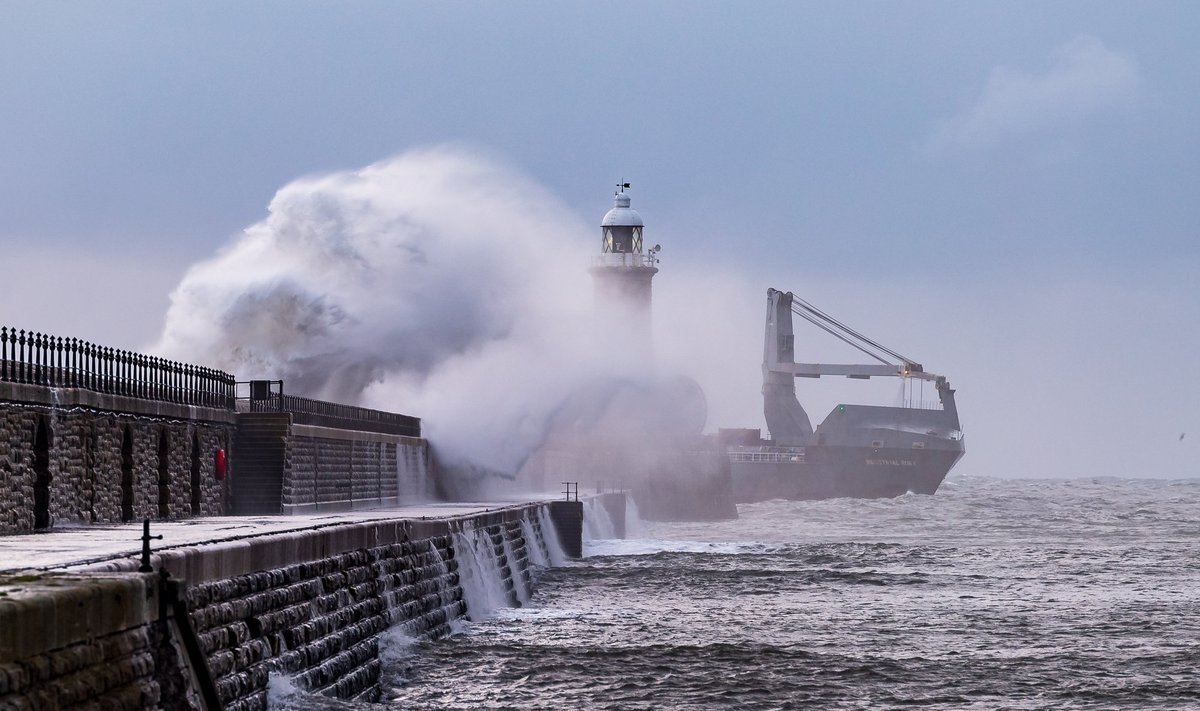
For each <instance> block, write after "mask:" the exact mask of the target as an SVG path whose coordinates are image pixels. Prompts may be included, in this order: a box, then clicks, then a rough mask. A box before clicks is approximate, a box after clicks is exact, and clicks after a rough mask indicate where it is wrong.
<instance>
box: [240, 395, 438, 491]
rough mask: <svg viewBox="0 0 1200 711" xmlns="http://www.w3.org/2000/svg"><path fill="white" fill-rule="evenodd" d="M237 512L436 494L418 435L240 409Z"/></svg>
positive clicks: (425, 447) (426, 452)
mask: <svg viewBox="0 0 1200 711" xmlns="http://www.w3.org/2000/svg"><path fill="white" fill-rule="evenodd" d="M234 454H235V455H236V458H237V460H238V462H239V477H238V479H236V480H235V481H234V485H233V486H234V489H233V501H232V506H233V512H234V513H236V514H280V513H282V514H302V513H314V512H318V511H350V510H355V509H366V508H380V507H385V506H398V505H408V504H412V503H416V502H421V501H429V500H432V499H434V498H435V490H434V489H435V487H434V484H433V479H432V476H431V473H430V470H431V467H430V463H429V458H430V452H429V444H428V442H427V441H426V440H424V439H422V438H420V437H407V436H403V435H393V434H382V433H377V432H366V431H362V430H355V429H340V428H336V427H322V426H316V425H304V424H298V423H295V422H293V418H292V415H291V414H289V413H286V412H282V413H280V412H270V413H261V412H251V413H241V414H239V415H238V436H237V438H236V440H235V443H234Z"/></svg>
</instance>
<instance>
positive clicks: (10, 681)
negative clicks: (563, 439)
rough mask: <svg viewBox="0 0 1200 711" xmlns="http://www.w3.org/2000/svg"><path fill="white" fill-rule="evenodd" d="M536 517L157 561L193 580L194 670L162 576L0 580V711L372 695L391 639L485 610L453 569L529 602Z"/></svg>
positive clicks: (418, 526) (264, 539) (327, 537)
mask: <svg viewBox="0 0 1200 711" xmlns="http://www.w3.org/2000/svg"><path fill="white" fill-rule="evenodd" d="M540 521H541V517H540V516H539V515H538V506H536V505H524V506H514V507H509V508H506V509H501V510H494V511H491V512H487V513H479V514H473V515H470V516H464V517H461V518H457V519H430V520H421V521H415V520H392V521H372V522H367V523H360V524H347V525H343V526H333V527H325V528H318V529H308V530H302V531H295V532H291V533H285V534H272V535H267V536H261V537H255V538H248V539H242V540H237V541H230V542H227V543H218V544H211V545H204V546H196V547H187V548H181V549H171V550H163V551H159V552H158V553H156V554H155V556H154V559H153V562H154V564H155V566H156V567H157V568H161V569H162V570H164V571H167V572H168V573H169V574H170V575H171V576H172V578H173V579H180V578H183V579H185V580H186V579H190V580H191V581H192V584H191V585H189V586H187V587H186V590H185V592H184V593H183V600H184V601H185V602H186V605H187V609H188V612H187V614H186V618H187V620H186V624H187V626H188V628H189V629H191V630H192V631H193V632H194V633H195V635H196V639H197V642H198V647H199V651H200V654H201V658H200V660H199V661H197V660H190V659H189V657H188V655H187V653H186V651H185V646H186V645H184V644H182V643H181V641H180V639H179V637H180V636H181V632H180V629H181V627H180V624H179V622H178V621H177V620H176V619H175V618H174V617H173V616H172V615H173V613H172V612H171V607H170V606H169V605H164V604H160V603H161V602H162V600H163V599H164V597H163V596H164V594H165V593H164V591H163V585H164V583H163V580H162V579H161V578H160V577H159V576H158V575H155V574H139V573H135V572H131V571H130V569H131V568H132V567H133V566H134V565H136V562H135V561H131V560H126V559H122V560H115V561H110V562H107V563H103V564H97V565H95V566H92V567H91V570H89V571H83V572H81V573H75V574H66V573H55V574H52V575H46V576H42V575H30V576H15V577H10V578H8V579H3V578H0V593H2V594H0V709H31V710H32V709H37V710H38V711H54V710H57V709H68V708H106V709H142V708H145V709H171V710H172V711H173V710H174V709H192V708H199V698H200V696H201V692H200V691H199V690H198V689H197V688H195V685H194V684H193V682H192V681H191V678H192V677H191V673H192V672H194V673H196V674H199V675H201V676H203V678H205V679H207V680H209V681H211V682H212V685H213V686H214V687H215V690H216V694H217V696H219V698H220V701H221V704H222V706H223V708H224V709H226V710H227V711H251V710H255V709H266V708H267V704H268V698H267V689H268V683H269V680H270V678H271V677H272V676H273V675H282V676H287V677H290V678H291V679H292V681H293V683H295V684H296V685H297V686H299V687H300V688H303V689H306V690H308V691H310V692H312V693H317V694H323V695H326V696H331V697H337V698H341V699H357V700H362V701H376V700H379V698H380V697H381V695H382V691H383V689H382V686H381V674H382V668H381V659H380V653H381V650H382V649H386V645H387V644H389V643H390V640H391V635H392V634H396V635H401V636H402V637H404V638H409V639H437V638H440V637H444V636H446V635H448V634H450V632H451V623H452V622H453V621H454V620H456V619H459V618H462V617H465V616H467V617H469V616H471V615H473V614H479V613H480V612H482V613H484V614H486V612H487V611H486V610H484V611H476V610H472V608H471V604H472V602H471V596H470V595H469V594H468V591H467V590H466V589H465V586H466V585H467V578H466V577H464V575H465V574H464V573H463V570H464V567H467V566H469V570H471V571H473V572H472V573H471V575H473V576H475V581H476V584H478V583H479V581H478V577H479V576H480V575H481V574H482V575H492V576H497V577H498V578H499V579H500V581H501V582H502V585H503V588H504V589H505V591H506V592H507V596H508V603H509V604H510V605H512V606H517V605H519V604H520V601H521V600H525V599H528V594H529V593H530V591H531V590H532V586H533V579H532V569H533V563H532V562H531V561H532V560H540V561H545V560H547V559H548V557H549V550H548V547H547V545H546V542H545V540H544V533H543V530H542V527H541V523H540ZM527 536H530V537H531V539H527ZM467 577H469V576H467ZM27 578H28V579H36V580H34V582H25V581H26V579H27ZM38 630H48V633H46V634H39V633H38ZM402 642H403V640H401V643H402Z"/></svg>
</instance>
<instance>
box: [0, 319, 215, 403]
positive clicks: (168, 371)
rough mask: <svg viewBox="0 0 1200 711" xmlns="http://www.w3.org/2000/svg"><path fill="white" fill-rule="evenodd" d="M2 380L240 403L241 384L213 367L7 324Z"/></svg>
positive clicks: (0, 335)
mask: <svg viewBox="0 0 1200 711" xmlns="http://www.w3.org/2000/svg"><path fill="white" fill-rule="evenodd" d="M0 381H7V382H12V383H24V384H29V385H43V386H47V387H53V388H81V389H84V390H92V391H94V392H98V393H106V394H111V395H122V396H125V397H133V398H139V399H142V400H160V401H163V402H171V403H178V404H180V405H196V406H199V407H212V408H219V409H225V410H232V409H233V408H234V395H235V391H234V388H235V383H236V380H235V379H234V377H233V376H232V375H230V374H229V373H225V372H222V371H220V370H214V369H212V368H202V367H200V366H197V365H189V364H187V363H178V362H176V361H171V360H166V359H164V358H156V357H154V356H148V355H142V354H141V353H134V352H132V351H124V350H120V349H117V348H108V347H105V346H98V345H96V344H94V343H88V342H87V341H81V340H79V339H78V338H62V337H59V336H50V335H47V334H44V333H34V332H33V331H24V330H20V331H18V330H17V329H15V328H7V327H0Z"/></svg>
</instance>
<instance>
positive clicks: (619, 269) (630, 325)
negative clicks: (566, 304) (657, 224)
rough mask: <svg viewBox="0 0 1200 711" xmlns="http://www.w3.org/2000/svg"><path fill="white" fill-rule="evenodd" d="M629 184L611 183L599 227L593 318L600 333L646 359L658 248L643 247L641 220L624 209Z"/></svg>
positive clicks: (594, 259)
mask: <svg viewBox="0 0 1200 711" xmlns="http://www.w3.org/2000/svg"><path fill="white" fill-rule="evenodd" d="M628 189H629V183H620V184H618V185H617V192H616V194H615V195H614V196H613V207H612V209H611V210H609V211H608V213H607V214H605V215H604V219H603V220H602V221H601V223H600V234H601V242H600V254H598V255H596V256H594V257H592V266H591V269H589V271H590V272H591V274H592V280H593V283H594V285H595V302H596V313H597V316H598V320H599V321H600V322H601V323H602V324H603V325H604V330H605V331H606V332H607V333H606V335H607V336H608V337H611V338H617V339H621V340H623V341H625V343H626V345H627V346H628V348H629V349H630V350H631V351H633V354H634V355H643V356H645V357H647V358H649V356H650V354H651V353H652V352H653V348H652V346H651V331H650V324H651V318H650V313H651V308H650V307H651V300H652V297H651V283H652V281H653V279H654V275H655V274H657V273H658V267H657V266H655V265H657V264H658V252H659V250H660V249H661V247H660V246H659V245H657V244H656V245H654V246H653V247H651V248H650V249H649V250H645V249H644V248H643V244H644V239H645V235H644V230H645V225H644V224H643V223H642V216H641V215H639V214H638V212H637V210H634V209H633V208H632V207H630V206H629V202H630V201H629V193H627V192H625V191H626V190H628Z"/></svg>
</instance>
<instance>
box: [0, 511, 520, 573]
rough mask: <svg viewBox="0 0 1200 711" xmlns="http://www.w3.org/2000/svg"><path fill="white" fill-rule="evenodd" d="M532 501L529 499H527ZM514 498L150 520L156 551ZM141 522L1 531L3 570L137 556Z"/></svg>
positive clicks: (442, 515)
mask: <svg viewBox="0 0 1200 711" xmlns="http://www.w3.org/2000/svg"><path fill="white" fill-rule="evenodd" d="M526 501H528V500H526ZM514 503H524V502H515V501H514V502H497V501H492V502H481V503H430V504H420V505H415V506H402V507H398V508H390V509H373V510H370V511H346V512H339V513H316V514H305V515H302V516H216V517H208V518H193V519H186V520H182V521H164V522H159V521H151V522H150V535H152V536H156V535H159V534H162V536H163V538H162V540H155V541H151V542H150V547H151V548H152V549H153V550H154V551H159V550H167V549H171V548H178V547H182V546H195V545H199V544H206V543H219V542H223V541H236V540H241V539H245V538H253V537H255V536H266V535H271V534H276V533H284V532H288V531H303V530H313V529H319V528H325V527H328V526H338V525H345V524H347V523H365V522H370V521H393V520H397V519H408V520H412V519H422V518H426V519H433V518H438V519H446V518H456V517H459V516H469V515H474V514H478V513H482V512H485V511H491V510H495V509H499V508H504V507H507V506H512V505H513V504H514ZM141 537H142V524H141V522H138V523H125V524H94V525H87V524H67V525H58V526H55V527H54V528H53V529H52V530H50V531H47V532H44V533H29V534H22V535H15V536H0V573H7V572H12V571H17V570H30V569H37V570H69V569H71V568H76V567H81V566H85V565H91V564H94V563H99V562H101V561H106V560H114V559H118V558H138V557H140V556H141V551H142V541H141Z"/></svg>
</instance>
